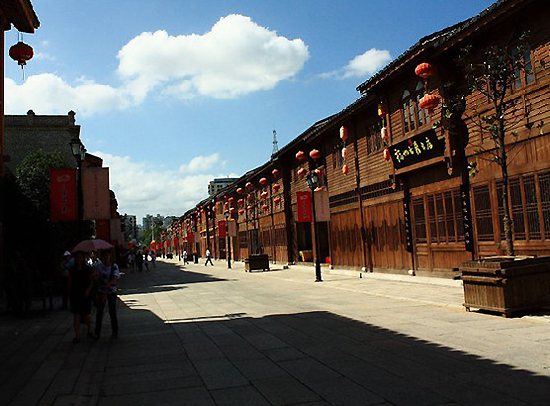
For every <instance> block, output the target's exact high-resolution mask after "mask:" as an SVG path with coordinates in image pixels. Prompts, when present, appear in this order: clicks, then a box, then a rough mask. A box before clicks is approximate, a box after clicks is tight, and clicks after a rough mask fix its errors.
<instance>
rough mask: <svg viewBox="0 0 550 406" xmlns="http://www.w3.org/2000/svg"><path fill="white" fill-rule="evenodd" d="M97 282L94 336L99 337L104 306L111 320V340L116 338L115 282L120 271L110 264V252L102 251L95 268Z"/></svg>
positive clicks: (115, 265)
mask: <svg viewBox="0 0 550 406" xmlns="http://www.w3.org/2000/svg"><path fill="white" fill-rule="evenodd" d="M95 272H96V276H97V279H98V282H97V301H96V305H97V315H96V322H95V335H96V337H97V338H99V337H100V335H101V326H102V323H103V313H104V311H105V304H107V307H108V309H109V317H110V318H111V338H118V318H117V313H116V302H117V281H118V279H119V278H120V271H119V269H118V266H117V264H115V263H113V262H112V258H111V251H103V253H102V256H101V261H100V262H98V264H97V265H96V268H95Z"/></svg>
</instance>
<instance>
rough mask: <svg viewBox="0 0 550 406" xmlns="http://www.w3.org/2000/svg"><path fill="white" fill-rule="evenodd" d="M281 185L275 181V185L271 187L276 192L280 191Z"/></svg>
mask: <svg viewBox="0 0 550 406" xmlns="http://www.w3.org/2000/svg"><path fill="white" fill-rule="evenodd" d="M280 187H281V185H279V184H278V183H274V184H273V186H272V187H271V188H272V189H273V191H274V192H275V193H277V192H278V191H279V188H280Z"/></svg>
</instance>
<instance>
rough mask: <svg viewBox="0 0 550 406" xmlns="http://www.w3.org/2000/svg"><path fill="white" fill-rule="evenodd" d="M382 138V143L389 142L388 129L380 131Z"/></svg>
mask: <svg viewBox="0 0 550 406" xmlns="http://www.w3.org/2000/svg"><path fill="white" fill-rule="evenodd" d="M380 136H381V137H382V141H384V142H388V129H387V128H386V127H382V129H381V130H380Z"/></svg>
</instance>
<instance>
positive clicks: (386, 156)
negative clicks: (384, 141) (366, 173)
mask: <svg viewBox="0 0 550 406" xmlns="http://www.w3.org/2000/svg"><path fill="white" fill-rule="evenodd" d="M384 159H385V160H386V161H389V160H390V159H391V153H390V150H389V149H387V148H386V149H385V150H384Z"/></svg>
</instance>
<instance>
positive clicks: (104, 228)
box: [95, 220, 111, 241]
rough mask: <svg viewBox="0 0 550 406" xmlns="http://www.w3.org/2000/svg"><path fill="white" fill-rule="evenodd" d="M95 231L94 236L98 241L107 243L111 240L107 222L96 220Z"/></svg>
mask: <svg viewBox="0 0 550 406" xmlns="http://www.w3.org/2000/svg"><path fill="white" fill-rule="evenodd" d="M95 229H96V236H97V238H99V239H100V240H105V241H109V240H110V239H111V235H110V234H111V233H110V231H111V227H110V222H109V220H96V222H95Z"/></svg>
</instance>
